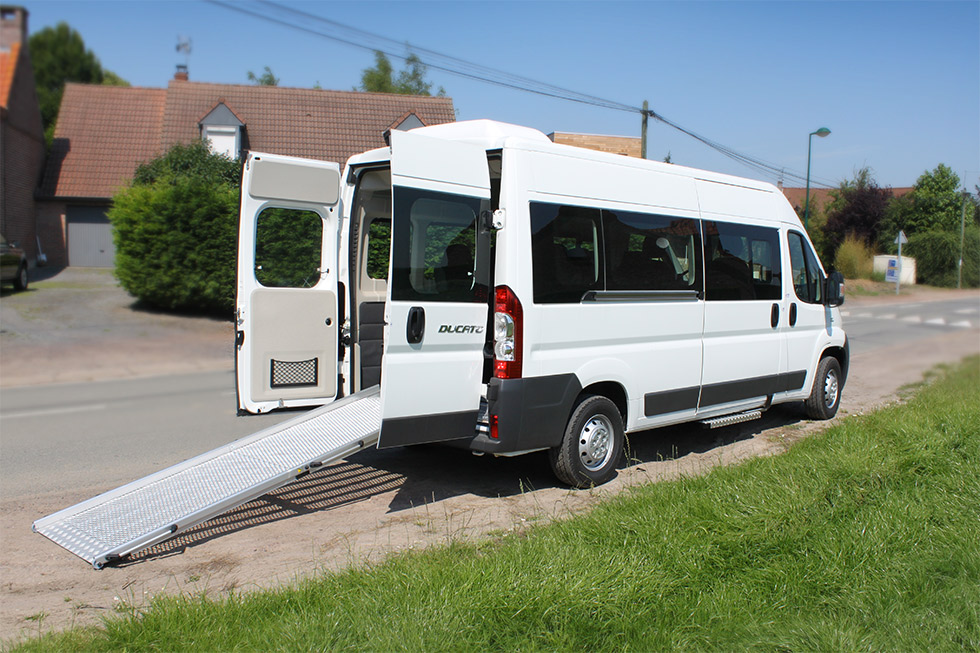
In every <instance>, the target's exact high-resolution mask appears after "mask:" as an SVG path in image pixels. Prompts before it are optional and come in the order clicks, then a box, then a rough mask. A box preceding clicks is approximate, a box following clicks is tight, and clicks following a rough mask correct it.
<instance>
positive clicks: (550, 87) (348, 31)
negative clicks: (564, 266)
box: [205, 0, 835, 188]
mask: <svg viewBox="0 0 980 653" xmlns="http://www.w3.org/2000/svg"><path fill="white" fill-rule="evenodd" d="M205 1H206V2H209V3H211V4H214V5H217V6H219V7H222V8H224V9H228V10H230V11H235V12H238V13H241V14H245V15H247V16H252V17H253V18H257V19H259V20H264V21H267V22H271V23H275V24H277V25H281V26H283V27H288V28H290V29H294V30H298V31H302V32H306V33H308V34H312V35H314V36H319V37H321V38H325V39H328V40H332V41H336V42H338V43H343V44H344V45H349V46H351V47H355V48H359V49H362V50H367V51H371V52H374V51H378V52H381V53H383V54H384V55H386V56H389V57H394V58H396V59H400V60H403V61H405V60H407V59H408V57H409V56H412V54H415V55H416V56H418V54H424V55H425V57H426V60H425V62H424V63H425V65H426V66H427V67H429V68H433V69H435V70H439V71H442V72H445V73H449V74H451V75H456V76H458V77H464V78H467V79H472V80H475V81H479V82H484V83H487V84H493V85H495V86H500V87H503V88H510V89H513V90H517V91H523V92H526V93H534V94H536V95H542V96H545V97H551V98H555V99H559V100H566V101H569V102H577V103H579V104H586V105H590V106H595V107H599V108H603V109H612V110H615V111H624V112H628V113H639V114H640V115H643V114H644V113H645V114H646V115H648V116H649V117H652V118H654V119H656V120H658V121H660V122H662V123H663V124H665V125H667V126H668V127H671V128H672V129H675V130H677V131H679V132H681V133H682V134H685V135H687V136H689V137H691V138H693V139H695V140H697V141H698V142H700V143H702V144H703V145H706V146H707V147H709V148H711V149H713V150H715V151H717V152H719V153H721V154H722V155H724V156H726V157H728V158H730V159H732V160H733V161H736V162H738V163H741V164H742V165H744V166H747V167H749V168H751V169H753V170H755V171H756V172H758V173H761V174H763V175H765V176H769V177H775V178H778V179H784V178H789V179H794V180H797V181H799V182H801V183H802V182H804V181H805V180H806V178H805V177H804V176H803V175H800V174H797V173H795V172H791V171H787V170H786V168H785V167H783V166H777V165H775V164H773V163H770V162H768V161H764V160H762V159H759V158H756V157H752V156H750V155H747V154H743V153H741V152H738V151H736V150H734V149H732V148H730V147H728V146H726V145H723V144H721V143H719V142H717V141H714V140H712V139H709V138H707V137H705V136H702V135H700V134H698V133H696V132H694V131H692V130H690V129H687V128H685V127H682V126H681V125H679V124H678V123H676V122H674V121H672V120H670V119H668V118H667V117H665V116H663V115H661V114H658V113H656V112H655V111H652V110H644V108H642V107H638V106H635V105H631V104H625V103H623V102H618V101H616V100H609V99H606V98H601V97H598V96H595V95H590V94H587V93H581V92H578V91H574V90H571V89H567V88H563V87H561V86H556V85H554V84H549V83H547V82H542V81H539V80H535V79H531V78H529V77H524V76H522V75H515V74H513V73H509V72H506V71H502V70H497V69H495V68H490V67H488V66H483V65H481V64H477V63H474V62H471V61H466V60H464V59H460V58H458V57H454V56H451V55H447V54H443V53H441V52H437V51H435V50H430V49H428V48H422V47H417V46H411V45H409V44H407V43H404V44H403V43H399V42H398V41H395V40H394V39H391V38H388V37H386V36H382V35H380V34H375V33H373V32H368V31H366V30H362V29H358V28H356V27H352V26H350V25H345V24H343V23H339V22H337V21H335V20H331V19H329V18H325V17H323V16H318V15H316V14H312V13H310V12H307V11H303V10H300V9H295V8H293V7H288V6H286V5H282V4H279V3H277V2H272V1H271V0H258V2H259V4H262V5H265V6H267V7H269V8H271V9H272V10H274V11H278V12H279V16H280V17H276V16H273V15H270V14H268V13H260V12H257V11H253V10H252V9H249V8H246V7H244V6H242V5H241V4H231V3H230V2H226V1H224V0H205ZM283 14H289V15H291V16H293V17H296V18H300V19H302V20H304V21H306V22H305V23H304V24H297V23H295V22H291V21H289V20H285V19H284V17H283ZM309 21H315V22H316V23H319V24H320V25H322V26H326V29H325V30H324V29H323V28H322V27H321V28H314V27H311V26H310V24H309ZM338 32H339V33H338ZM347 35H356V37H357V39H358V40H354V39H352V38H350V36H347ZM401 47H406V48H407V49H408V50H409V52H410V54H409V55H407V56H406V55H402V54H399V53H398V52H397V50H398V49H400V48H401ZM810 181H811V184H816V185H818V186H825V187H827V188H833V187H835V184H833V183H829V182H827V181H826V180H822V179H818V178H815V177H813V176H811V177H810Z"/></svg>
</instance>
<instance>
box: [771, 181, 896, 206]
mask: <svg viewBox="0 0 980 653" xmlns="http://www.w3.org/2000/svg"><path fill="white" fill-rule="evenodd" d="M832 190H836V189H833V188H813V187H812V186H811V187H810V206H811V208H812V207H813V206H819V207H824V206H826V205H827V203H829V202H830V201H831V200H832V199H833V197H832V196H831V194H830V192H831V191H832ZM888 190H890V191H891V192H892V195H893V196H895V197H901V196H902V195H905V194H906V193H909V192H911V190H912V188H911V187H904V186H903V187H899V188H889V189H888ZM783 195H785V196H786V199H788V200H789V203H790V204H792V205H793V208H796V207H797V206H800V207H802V206H803V204H804V203H805V202H806V187H803V188H790V187H786V188H783Z"/></svg>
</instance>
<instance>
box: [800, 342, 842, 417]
mask: <svg viewBox="0 0 980 653" xmlns="http://www.w3.org/2000/svg"><path fill="white" fill-rule="evenodd" d="M842 385H843V384H842V383H841V375H840V363H838V362H837V359H836V358H834V357H833V356H827V357H826V358H824V359H822V360H821V361H820V364H819V365H817V375H816V377H815V378H814V379H813V389H812V390H810V396H809V397H807V400H806V414H807V417H809V418H810V419H830V418H832V417H833V416H834V415H836V414H837V408H838V407H839V406H840V391H841V386H842Z"/></svg>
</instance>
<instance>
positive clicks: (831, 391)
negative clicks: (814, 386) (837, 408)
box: [823, 372, 840, 408]
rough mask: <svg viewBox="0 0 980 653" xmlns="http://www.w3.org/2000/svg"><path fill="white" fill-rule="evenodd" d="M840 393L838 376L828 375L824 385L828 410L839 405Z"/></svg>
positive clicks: (824, 395) (825, 402)
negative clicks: (838, 394)
mask: <svg viewBox="0 0 980 653" xmlns="http://www.w3.org/2000/svg"><path fill="white" fill-rule="evenodd" d="M839 391H840V389H839V387H838V383H837V375H836V374H834V373H833V372H830V373H828V374H827V378H826V379H824V383H823V400H824V404H825V405H826V406H827V408H833V407H834V404H836V403H837V393H838V392H839Z"/></svg>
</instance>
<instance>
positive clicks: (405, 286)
mask: <svg viewBox="0 0 980 653" xmlns="http://www.w3.org/2000/svg"><path fill="white" fill-rule="evenodd" d="M485 204H486V205H489V203H488V202H487V201H486V200H480V199H479V198H475V197H467V196H464V195H452V194H448V193H436V192H432V191H422V190H417V189H413V188H401V187H396V188H395V197H394V208H395V211H394V230H393V234H392V238H393V240H392V248H393V251H392V280H391V282H392V292H391V296H392V299H396V300H406V301H425V302H433V301H437V302H474V301H486V291H487V289H486V288H485V287H483V286H485V284H478V283H477V279H478V278H481V277H482V276H483V275H482V274H478V273H477V263H478V262H479V263H480V267H481V269H483V268H485V267H486V266H487V265H488V262H487V261H477V256H476V252H477V246H476V244H477V235H478V219H477V218H478V216H479V215H480V211H481V210H482V209H483V208H485V207H484V205H485Z"/></svg>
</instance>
